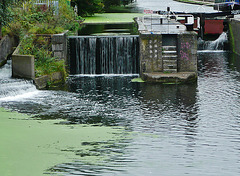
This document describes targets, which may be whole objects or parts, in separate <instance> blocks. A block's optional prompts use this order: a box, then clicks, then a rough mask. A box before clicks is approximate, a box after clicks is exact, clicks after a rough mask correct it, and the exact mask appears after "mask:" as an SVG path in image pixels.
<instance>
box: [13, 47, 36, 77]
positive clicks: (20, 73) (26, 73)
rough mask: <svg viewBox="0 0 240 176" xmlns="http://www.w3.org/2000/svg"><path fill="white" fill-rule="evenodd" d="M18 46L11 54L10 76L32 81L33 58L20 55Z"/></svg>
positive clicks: (33, 73) (33, 71) (33, 72)
mask: <svg viewBox="0 0 240 176" xmlns="http://www.w3.org/2000/svg"><path fill="white" fill-rule="evenodd" d="M18 53H19V46H18V47H17V48H16V50H15V51H14V53H13V54H12V76H13V77H17V78H26V79H34V78H35V68H34V56H31V55H20V54H18Z"/></svg>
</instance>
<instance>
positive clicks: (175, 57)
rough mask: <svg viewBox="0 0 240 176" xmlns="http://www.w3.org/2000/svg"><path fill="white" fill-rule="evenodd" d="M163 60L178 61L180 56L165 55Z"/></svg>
mask: <svg viewBox="0 0 240 176" xmlns="http://www.w3.org/2000/svg"><path fill="white" fill-rule="evenodd" d="M162 58H163V60H168V59H169V60H177V58H178V56H177V55H163V56H162Z"/></svg>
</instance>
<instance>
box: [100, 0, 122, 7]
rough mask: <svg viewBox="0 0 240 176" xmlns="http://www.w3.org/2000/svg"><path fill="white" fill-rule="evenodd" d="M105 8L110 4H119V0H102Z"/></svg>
mask: <svg viewBox="0 0 240 176" xmlns="http://www.w3.org/2000/svg"><path fill="white" fill-rule="evenodd" d="M103 3H104V6H105V8H109V7H111V6H119V5H120V4H121V0H103Z"/></svg>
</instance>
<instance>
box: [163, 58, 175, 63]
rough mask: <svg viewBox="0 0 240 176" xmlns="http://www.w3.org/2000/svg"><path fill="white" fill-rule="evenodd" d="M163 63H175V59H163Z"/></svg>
mask: <svg viewBox="0 0 240 176" xmlns="http://www.w3.org/2000/svg"><path fill="white" fill-rule="evenodd" d="M163 63H171V64H177V60H169V59H165V60H163Z"/></svg>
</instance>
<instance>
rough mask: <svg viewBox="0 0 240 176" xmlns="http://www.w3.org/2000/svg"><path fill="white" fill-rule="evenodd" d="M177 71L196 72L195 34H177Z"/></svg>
mask: <svg viewBox="0 0 240 176" xmlns="http://www.w3.org/2000/svg"><path fill="white" fill-rule="evenodd" d="M177 48H178V72H197V34H196V33H195V32H185V33H181V34H179V35H178V47H177Z"/></svg>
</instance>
